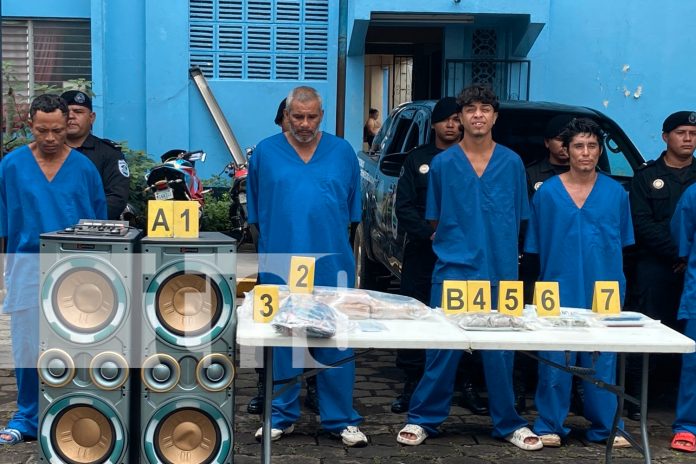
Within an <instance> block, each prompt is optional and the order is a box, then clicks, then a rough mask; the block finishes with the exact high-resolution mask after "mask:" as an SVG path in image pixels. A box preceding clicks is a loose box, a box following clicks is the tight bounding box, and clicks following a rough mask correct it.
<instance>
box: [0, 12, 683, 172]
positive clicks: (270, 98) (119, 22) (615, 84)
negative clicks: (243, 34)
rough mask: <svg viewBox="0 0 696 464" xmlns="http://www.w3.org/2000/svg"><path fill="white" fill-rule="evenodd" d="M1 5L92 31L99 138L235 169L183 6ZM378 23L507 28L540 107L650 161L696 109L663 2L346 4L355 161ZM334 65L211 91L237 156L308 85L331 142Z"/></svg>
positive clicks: (672, 16)
mask: <svg viewBox="0 0 696 464" xmlns="http://www.w3.org/2000/svg"><path fill="white" fill-rule="evenodd" d="M2 1H3V4H2V13H3V15H4V16H9V17H12V16H15V17H50V18H56V17H57V18H70V17H72V18H91V20H92V43H93V85H94V91H95V93H96V97H95V110H96V111H97V123H96V124H95V128H94V129H95V133H97V134H98V135H103V136H107V137H109V138H112V139H115V140H126V141H128V143H129V145H130V147H132V148H134V149H142V150H146V151H147V152H148V153H149V154H150V155H152V156H153V157H157V156H159V155H160V154H161V153H163V152H164V151H166V150H168V149H171V148H191V149H198V148H202V149H205V150H206V151H207V152H208V153H209V158H208V161H207V162H206V163H205V164H202V165H201V166H200V169H201V171H202V175H204V176H208V175H211V174H215V173H218V172H220V170H221V169H222V167H223V166H224V164H225V163H226V162H227V161H228V160H229V155H228V153H227V151H226V148H225V146H224V144H223V142H222V140H221V138H220V136H219V135H218V133H217V130H216V129H215V127H214V124H213V122H212V119H211V118H210V116H209V114H208V112H207V110H206V109H205V107H204V104H203V102H202V99H201V98H200V96H199V95H198V92H197V90H196V88H195V86H194V85H193V84H192V82H191V81H190V79H189V77H188V56H189V48H188V0H148V1H146V2H143V1H142V0H109V1H103V0H62V1H60V2H57V1H53V0H32V1H31V2H27V1H26V0H2ZM375 11H380V12H397V13H398V12H404V11H417V12H423V13H428V12H438V13H466V14H476V15H486V16H485V19H486V21H488V22H491V23H496V22H498V23H499V24H505V28H506V29H505V30H507V31H508V32H509V39H508V40H509V44H508V45H509V50H508V57H525V56H527V57H528V58H529V59H531V60H532V78H531V91H530V92H531V95H530V98H531V99H533V100H550V101H560V102H567V103H572V104H579V105H585V106H590V107H593V108H597V109H600V110H603V111H604V112H606V113H607V114H608V115H610V116H611V117H612V118H614V119H616V120H617V121H618V122H619V124H621V125H622V127H624V129H625V130H626V132H627V133H628V135H629V136H630V137H631V138H632V139H633V141H634V142H635V143H636V145H637V146H638V147H639V149H641V151H642V152H643V154H644V156H646V158H652V157H655V156H656V155H657V154H659V151H660V150H661V149H662V146H663V143H662V141H661V138H660V127H661V123H662V120H663V119H664V117H665V116H666V115H667V114H669V113H670V112H672V111H676V110H679V109H689V108H694V107H696V100H694V98H693V95H694V93H695V92H694V90H695V88H694V87H695V86H696V84H694V81H693V78H692V76H693V75H694V71H696V63H695V62H694V60H692V59H691V58H690V57H691V50H693V49H694V46H695V45H696V35H695V34H692V33H690V32H689V31H690V30H691V29H692V25H691V21H692V19H693V18H694V17H696V2H684V1H682V0H663V1H662V2H661V3H660V8H659V9H657V8H655V3H654V2H651V1H650V0H624V1H611V2H607V1H606V0H583V1H582V2H577V1H573V0H554V1H553V2H551V1H550V0H527V1H522V0H468V1H462V2H460V3H455V2H453V1H452V0H441V1H432V2H423V1H422V0H399V1H398V2H394V1H386V0H350V1H349V9H348V24H347V30H348V37H347V39H348V58H347V63H346V73H347V81H346V97H347V98H346V113H345V114H346V126H345V134H346V138H347V139H348V140H349V141H350V142H351V144H352V145H353V146H354V147H355V148H356V149H358V148H360V146H361V135H362V124H363V114H364V108H363V84H364V82H363V79H364V58H363V54H364V41H365V34H366V32H367V28H368V25H369V19H370V14H371V12H375ZM330 12H331V17H330V22H329V37H330V39H329V44H331V45H333V44H336V43H337V31H338V0H331V3H330ZM488 15H490V16H488ZM482 18H483V17H481V16H479V19H482ZM511 18H514V20H512V19H511ZM460 36H461V29H460V28H459V26H456V25H453V26H447V27H446V29H445V41H444V46H445V50H444V53H445V55H446V56H453V57H454V56H457V54H458V53H460V50H458V48H459V47H461V48H462V50H463V48H464V46H463V44H461V37H460ZM328 61H329V62H328V69H329V75H328V79H327V80H326V81H306V82H297V81H261V80H257V81H242V80H223V79H209V84H210V86H211V88H212V90H213V92H214V93H215V95H216V97H217V99H218V101H219V103H220V105H221V107H222V109H223V111H224V112H225V114H226V115H227V117H228V120H229V122H230V124H231V126H232V128H233V130H234V131H235V133H236V135H237V138H238V139H239V142H240V144H241V145H242V147H246V146H251V145H254V144H255V143H257V142H258V141H259V140H260V139H262V138H264V137H266V136H269V135H271V134H273V133H275V132H276V131H277V128H276V127H275V126H274V125H273V122H272V119H273V117H274V115H275V111H276V108H277V105H278V103H279V101H280V100H281V99H282V98H283V97H285V96H286V94H287V92H288V91H289V90H290V89H291V88H292V87H294V86H296V85H300V84H307V85H312V86H314V87H316V88H317V89H318V90H319V92H320V93H321V94H322V95H323V96H324V102H325V104H324V106H325V109H326V114H325V117H324V124H323V128H324V129H325V130H328V131H334V130H335V122H336V117H335V107H336V78H337V75H336V63H337V50H336V47H333V46H332V47H331V48H330V53H329V59H328Z"/></svg>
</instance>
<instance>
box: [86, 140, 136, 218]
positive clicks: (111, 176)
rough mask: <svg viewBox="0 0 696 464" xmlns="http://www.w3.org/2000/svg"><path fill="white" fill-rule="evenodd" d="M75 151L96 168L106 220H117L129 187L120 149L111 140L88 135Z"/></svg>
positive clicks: (126, 199)
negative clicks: (105, 207) (101, 188)
mask: <svg viewBox="0 0 696 464" xmlns="http://www.w3.org/2000/svg"><path fill="white" fill-rule="evenodd" d="M75 149H76V150H77V151H79V152H80V153H82V154H84V155H85V156H86V157H87V158H89V159H90V160H92V162H93V163H94V165H95V166H96V168H97V171H99V175H100V176H101V179H102V184H104V193H105V194H106V204H107V214H108V218H109V219H118V218H119V217H120V216H121V213H122V212H123V210H124V209H126V203H127V202H128V191H129V185H130V184H129V182H130V179H129V176H130V173H129V171H128V164H126V160H125V157H124V156H123V153H122V152H121V149H120V147H119V146H118V145H117V144H116V143H115V142H112V141H111V140H107V139H100V138H99V137H95V136H94V135H92V134H89V135H88V136H87V138H86V139H85V141H84V142H83V143H82V146H81V147H77V148H75Z"/></svg>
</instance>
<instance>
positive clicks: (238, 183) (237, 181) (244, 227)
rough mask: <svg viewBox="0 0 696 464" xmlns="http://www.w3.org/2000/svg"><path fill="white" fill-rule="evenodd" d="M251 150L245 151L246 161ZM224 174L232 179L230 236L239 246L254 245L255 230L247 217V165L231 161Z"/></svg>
mask: <svg viewBox="0 0 696 464" xmlns="http://www.w3.org/2000/svg"><path fill="white" fill-rule="evenodd" d="M253 151H254V150H253V149H252V148H247V149H246V157H247V160H248V159H249V158H250V157H251V154H252V153H253ZM225 172H226V173H227V175H228V176H230V178H232V187H231V188H230V235H231V236H232V237H234V238H236V239H237V242H238V243H239V245H242V244H243V243H250V244H252V245H256V239H257V235H258V234H257V233H256V229H255V228H253V227H250V226H249V222H248V215H247V196H246V179H247V173H248V169H247V164H242V165H239V164H237V163H236V162H235V161H232V162H231V163H229V164H228V165H227V166H225Z"/></svg>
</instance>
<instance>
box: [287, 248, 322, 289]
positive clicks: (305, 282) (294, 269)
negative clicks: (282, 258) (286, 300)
mask: <svg viewBox="0 0 696 464" xmlns="http://www.w3.org/2000/svg"><path fill="white" fill-rule="evenodd" d="M315 263H316V258H312V257H310V256H293V257H292V258H290V277H289V279H288V287H290V292H291V293H312V292H313V291H314V265H315Z"/></svg>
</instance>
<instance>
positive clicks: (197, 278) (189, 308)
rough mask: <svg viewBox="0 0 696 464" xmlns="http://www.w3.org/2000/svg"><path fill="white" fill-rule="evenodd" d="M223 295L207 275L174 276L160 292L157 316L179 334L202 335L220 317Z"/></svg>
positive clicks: (164, 284) (158, 293)
mask: <svg viewBox="0 0 696 464" xmlns="http://www.w3.org/2000/svg"><path fill="white" fill-rule="evenodd" d="M219 294H220V290H219V289H218V288H217V286H216V285H215V284H214V283H213V282H212V281H211V280H210V279H209V278H208V277H206V276H205V275H202V274H187V273H185V272H180V273H177V274H174V275H172V276H170V277H169V278H167V279H166V280H165V281H164V282H163V283H162V285H161V286H160V288H159V289H158V290H157V297H156V307H157V317H158V319H159V321H160V323H161V324H162V325H164V326H165V327H166V328H167V330H169V331H170V332H172V333H174V334H176V335H183V336H195V335H200V334H201V333H204V332H207V331H209V330H210V329H211V327H213V326H214V325H215V324H216V323H217V321H218V319H219V318H220V297H219Z"/></svg>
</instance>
